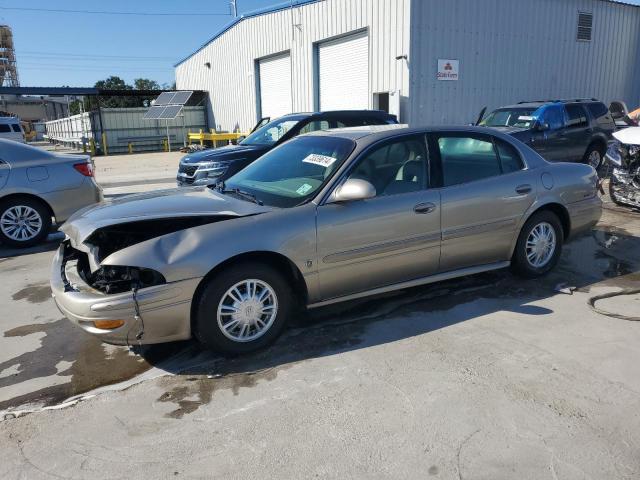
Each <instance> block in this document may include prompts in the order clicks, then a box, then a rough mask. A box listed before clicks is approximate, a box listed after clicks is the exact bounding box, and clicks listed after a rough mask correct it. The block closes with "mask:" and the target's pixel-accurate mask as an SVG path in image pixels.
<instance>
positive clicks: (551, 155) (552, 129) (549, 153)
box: [480, 98, 615, 169]
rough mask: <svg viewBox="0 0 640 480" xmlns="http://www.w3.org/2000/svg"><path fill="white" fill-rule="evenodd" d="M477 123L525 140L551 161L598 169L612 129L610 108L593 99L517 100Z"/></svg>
mask: <svg viewBox="0 0 640 480" xmlns="http://www.w3.org/2000/svg"><path fill="white" fill-rule="evenodd" d="M480 125H484V126H486V127H492V128H495V129H496V130H500V131H502V132H504V133H507V134H509V135H512V136H513V137H515V138H517V139H518V140H520V141H521V142H524V143H526V144H527V145H529V146H530V147H532V148H533V149H534V150H536V151H537V152H538V153H539V154H540V155H542V156H543V157H544V158H545V159H546V160H549V161H550V162H558V161H570V162H583V163H587V164H589V165H591V166H592V167H594V168H596V169H597V168H598V167H599V166H600V164H601V162H602V159H603V158H604V154H605V153H606V151H607V142H608V141H609V140H610V139H611V134H612V133H613V131H614V130H615V123H614V121H613V119H612V118H611V114H610V113H609V109H608V108H607V107H606V106H605V105H604V103H602V102H599V101H597V100H596V99H593V98H592V99H588V100H584V99H578V100H549V101H536V102H520V103H518V104H517V105H511V106H508V107H502V108H499V109H497V110H494V111H493V112H491V113H490V114H489V115H488V116H487V117H485V118H484V119H483V120H482V121H481V122H480Z"/></svg>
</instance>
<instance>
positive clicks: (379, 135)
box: [307, 124, 503, 141]
mask: <svg viewBox="0 0 640 480" xmlns="http://www.w3.org/2000/svg"><path fill="white" fill-rule="evenodd" d="M444 131H446V132H467V133H483V134H485V135H486V134H487V133H491V134H492V135H497V136H503V135H502V134H501V133H499V132H496V131H493V130H489V129H487V127H476V126H471V125H468V126H467V125H462V126H435V127H418V128H416V127H409V126H408V125H403V124H398V125H367V126H363V127H348V128H334V129H331V130H319V131H315V132H312V133H308V134H307V135H314V136H323V137H341V138H348V139H350V140H354V141H357V140H360V139H365V138H366V139H367V140H381V139H384V138H388V137H393V136H396V135H398V134H405V133H418V134H419V133H425V132H444Z"/></svg>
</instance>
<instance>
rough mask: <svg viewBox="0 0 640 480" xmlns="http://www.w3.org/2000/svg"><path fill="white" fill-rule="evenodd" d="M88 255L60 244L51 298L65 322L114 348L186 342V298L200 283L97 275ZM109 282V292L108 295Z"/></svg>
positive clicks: (121, 273) (123, 273) (132, 273)
mask: <svg viewBox="0 0 640 480" xmlns="http://www.w3.org/2000/svg"><path fill="white" fill-rule="evenodd" d="M88 256H89V254H88V253H86V252H83V251H80V250H77V249H75V248H73V247H72V246H71V244H70V242H69V241H68V240H65V241H64V242H63V243H62V244H61V245H60V247H59V249H58V252H57V253H56V255H55V258H54V261H53V264H52V269H51V291H52V294H53V298H54V300H55V302H56V305H57V306H58V308H59V309H60V311H61V312H62V313H63V314H64V315H65V316H66V317H67V318H68V319H69V320H71V321H72V322H73V323H75V324H76V325H78V326H79V327H81V328H82V329H83V330H84V331H86V332H87V333H90V334H92V335H95V336H97V337H98V338H100V339H101V340H102V341H104V342H107V343H113V344H117V345H135V344H151V343H162V342H170V341H175V340H185V339H188V338H190V337H191V328H190V315H191V299H192V297H193V292H194V291H195V289H196V288H197V285H198V283H199V279H189V280H183V281H178V282H170V283H167V282H165V281H164V279H163V278H162V276H161V275H160V276H158V275H159V274H152V273H150V272H144V271H142V272H140V271H139V270H144V269H135V268H131V267H121V268H120V269H115V271H113V272H104V271H103V272H101V273H99V274H97V275H96V273H95V272H91V268H90V267H89V260H88ZM100 270H101V269H98V270H96V272H97V271H100ZM136 270H138V272H137V273H136ZM97 277H99V279H96V278H97ZM110 281H111V282H113V285H114V288H113V289H112V290H111V291H108V290H109V289H108V285H109V282H110Z"/></svg>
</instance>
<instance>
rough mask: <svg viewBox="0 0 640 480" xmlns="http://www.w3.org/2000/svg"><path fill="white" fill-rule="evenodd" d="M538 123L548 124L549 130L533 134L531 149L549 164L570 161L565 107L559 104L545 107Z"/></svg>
mask: <svg viewBox="0 0 640 480" xmlns="http://www.w3.org/2000/svg"><path fill="white" fill-rule="evenodd" d="M538 123H540V124H547V125H548V127H549V128H548V129H547V130H544V131H536V132H535V133H534V134H533V136H532V143H531V147H533V149H534V150H535V151H537V152H538V153H539V154H540V155H541V156H542V158H544V159H545V160H548V161H549V162H566V161H568V160H570V153H569V148H568V147H569V138H568V137H567V129H566V127H565V111H564V107H563V106H562V105H559V104H553V105H549V106H548V107H545V110H544V112H542V114H541V116H540V118H539V119H538Z"/></svg>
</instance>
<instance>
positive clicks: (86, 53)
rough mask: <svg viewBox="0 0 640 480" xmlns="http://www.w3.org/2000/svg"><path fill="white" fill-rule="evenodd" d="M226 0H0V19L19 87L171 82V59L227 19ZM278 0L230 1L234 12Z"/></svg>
mask: <svg viewBox="0 0 640 480" xmlns="http://www.w3.org/2000/svg"><path fill="white" fill-rule="evenodd" d="M228 3H229V2H228V1H227V0H209V1H202V0H200V1H197V0H180V1H179V2H178V1H168V0H164V1H162V0H156V1H151V0H136V1H135V2H133V1H124V0H109V1H108V2H104V1H102V2H101V1H96V0H89V1H87V0H84V1H77V0H58V1H55V2H51V1H50V0H49V1H44V0H29V1H28V2H27V1H25V0H1V1H0V22H2V23H3V24H8V25H9V26H11V28H12V29H13V36H14V44H15V48H16V56H17V61H18V75H19V78H20V85H22V86H61V85H70V86H93V84H94V83H95V82H96V81H97V80H101V79H104V78H106V77H107V76H109V75H118V76H120V77H121V78H123V79H124V80H126V81H127V82H128V83H132V81H133V79H134V78H139V77H145V78H151V79H153V80H156V81H157V82H159V83H161V84H162V83H173V81H174V79H175V75H174V70H173V64H174V63H176V61H178V60H180V59H181V58H183V57H185V56H186V55H188V54H189V53H191V52H193V51H194V50H196V49H197V48H198V47H199V46H200V45H202V44H203V43H204V42H205V41H206V40H208V39H209V38H211V36H213V34H214V33H215V32H216V31H218V30H219V29H221V28H222V27H223V26H224V25H226V24H227V23H229V22H231V20H232V17H231V16H230V15H228V14H229V11H230V10H229V7H228ZM278 3H282V2H281V0H237V4H238V13H239V14H240V13H244V12H249V11H252V10H256V9H259V8H263V7H265V6H269V5H274V4H278ZM10 8H16V9H20V8H33V9H63V10H92V11H116V12H156V13H164V12H167V13H176V12H181V13H192V12H199V13H224V14H227V15H224V16H182V17H172V16H129V15H94V14H79V13H54V12H42V11H38V12H35V11H26V10H10Z"/></svg>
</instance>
